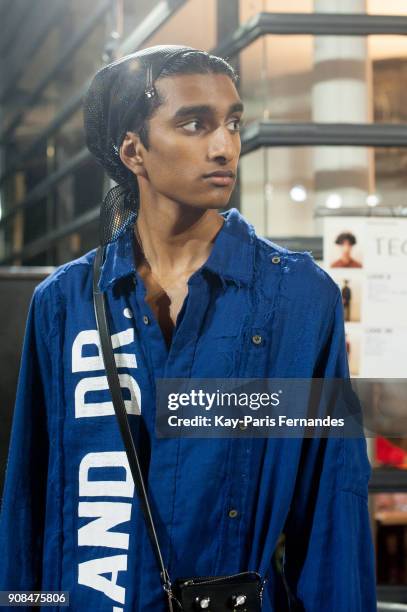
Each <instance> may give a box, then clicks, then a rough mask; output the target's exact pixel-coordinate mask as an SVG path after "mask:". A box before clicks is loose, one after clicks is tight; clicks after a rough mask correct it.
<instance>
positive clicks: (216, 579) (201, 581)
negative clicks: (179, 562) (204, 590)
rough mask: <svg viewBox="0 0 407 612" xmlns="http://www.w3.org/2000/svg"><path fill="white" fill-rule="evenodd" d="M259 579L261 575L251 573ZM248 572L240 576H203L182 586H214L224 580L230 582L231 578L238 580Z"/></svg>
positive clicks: (191, 579) (187, 581) (192, 579)
mask: <svg viewBox="0 0 407 612" xmlns="http://www.w3.org/2000/svg"><path fill="white" fill-rule="evenodd" d="M251 573H253V574H254V575H255V576H257V577H258V578H260V574H258V573H257V572H251ZM245 574H247V572H239V573H238V574H230V575H229V576H202V577H199V580H197V579H196V578H190V579H189V580H186V581H185V582H183V583H182V586H190V585H191V584H212V583H214V582H221V581H222V580H228V579H229V578H238V577H239V576H244V575H245Z"/></svg>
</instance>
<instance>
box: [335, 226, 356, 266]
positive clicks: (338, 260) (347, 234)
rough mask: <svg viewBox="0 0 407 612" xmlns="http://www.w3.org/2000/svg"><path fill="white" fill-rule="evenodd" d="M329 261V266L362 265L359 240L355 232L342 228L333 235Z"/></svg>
mask: <svg viewBox="0 0 407 612" xmlns="http://www.w3.org/2000/svg"><path fill="white" fill-rule="evenodd" d="M329 262H330V267H331V268H362V267H363V263H362V254H361V250H360V248H359V240H358V236H357V234H356V233H355V232H352V231H350V230H347V229H344V230H343V231H340V232H339V233H338V234H337V235H336V236H335V238H334V241H333V244H332V245H331V257H330V258H329Z"/></svg>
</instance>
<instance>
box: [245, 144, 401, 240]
mask: <svg viewBox="0 0 407 612" xmlns="http://www.w3.org/2000/svg"><path fill="white" fill-rule="evenodd" d="M406 165H407V149H398V148H391V149H388V148H377V149H373V148H370V147H369V148H368V147H346V146H344V147H342V146H341V147H334V146H331V147H325V146H324V147H322V146H320V147H305V146H304V147H302V146H301V147H269V148H262V149H258V150H257V151H254V152H253V153H249V154H247V155H245V156H243V157H242V158H241V160H240V179H241V185H240V190H241V210H242V212H243V214H244V215H245V216H247V218H248V219H249V220H250V221H251V222H252V223H253V224H254V225H255V227H256V229H257V231H258V232H259V233H260V234H262V235H265V236H272V237H278V236H316V235H321V234H322V218H323V217H324V216H325V215H329V214H335V215H347V214H349V213H350V214H355V212H356V211H357V212H358V214H360V215H362V216H363V215H375V214H395V215H400V216H406V215H407V206H406V203H405V192H406V189H407V175H406V172H405V168H406Z"/></svg>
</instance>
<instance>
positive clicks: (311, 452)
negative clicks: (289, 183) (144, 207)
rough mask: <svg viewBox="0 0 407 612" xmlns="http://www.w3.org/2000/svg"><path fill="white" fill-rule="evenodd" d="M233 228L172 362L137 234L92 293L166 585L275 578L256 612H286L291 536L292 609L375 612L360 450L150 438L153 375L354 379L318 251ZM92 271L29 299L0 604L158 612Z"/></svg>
mask: <svg viewBox="0 0 407 612" xmlns="http://www.w3.org/2000/svg"><path fill="white" fill-rule="evenodd" d="M223 216H224V219H225V223H224V225H223V227H222V228H221V230H220V231H219V233H218V235H217V236H216V239H215V242H214V244H213V248H212V251H211V253H210V256H209V258H208V259H207V261H206V263H205V264H204V265H203V266H202V267H201V268H200V269H199V270H197V271H196V272H195V273H194V274H193V275H192V276H191V277H190V279H189V281H188V295H187V298H186V299H185V302H184V304H183V307H182V309H181V311H180V313H179V315H178V319H177V324H176V327H175V330H174V334H173V339H172V344H171V346H170V349H169V350H168V349H167V346H166V344H165V342H164V338H163V335H162V332H161V330H160V327H159V325H158V323H157V321H156V320H155V318H154V316H153V313H152V311H151V309H150V308H149V306H148V305H147V304H146V302H145V301H144V297H145V287H144V284H143V282H142V280H141V278H140V276H139V275H138V273H137V271H136V269H135V263H134V252H133V248H134V243H133V240H134V238H133V230H132V227H128V228H127V230H126V231H124V232H123V233H122V235H121V236H120V237H119V238H118V239H117V240H116V241H115V242H113V243H111V244H110V245H109V246H108V249H107V257H106V261H105V263H104V266H103V270H102V275H101V279H100V288H101V289H103V290H105V291H106V295H107V301H108V306H109V313H110V314H109V324H110V331H111V334H112V342H113V347H114V350H115V354H116V363H117V366H118V371H119V375H120V381H121V386H122V389H123V394H124V398H125V403H126V407H127V411H128V413H129V420H130V423H131V427H132V430H133V434H134V438H135V440H136V444H138V445H139V446H141V448H142V457H143V460H142V463H143V466H142V467H143V470H144V471H145V474H147V473H148V487H149V495H150V500H151V505H152V510H153V515H154V518H155V520H156V523H157V529H158V537H159V540H160V543H161V546H162V550H163V556H164V559H165V562H166V564H167V565H168V567H169V571H170V575H171V576H172V577H173V578H175V577H177V576H196V575H202V576H209V575H222V574H223V575H225V574H233V573H236V572H239V571H245V570H257V571H259V572H260V573H261V574H262V575H265V574H266V573H268V576H269V579H268V581H267V583H266V587H265V591H264V602H263V607H264V612H282V611H283V610H286V609H288V608H287V605H286V604H285V603H284V600H283V599H282V593H281V589H279V588H278V580H277V574H276V570H275V568H274V564H273V552H274V549H275V546H276V543H277V541H278V538H279V535H280V533H281V532H284V533H285V542H286V544H285V558H284V575H285V580H286V583H287V585H288V586H289V589H290V592H291V602H292V603H291V606H292V607H291V609H292V610H294V609H295V610H305V611H307V612H325V611H326V612H373V610H376V603H375V601H376V600H375V584H374V582H375V580H374V562H373V548H372V541H371V533H370V528H369V516H368V506H367V483H368V479H369V476H370V465H369V462H368V459H367V453H366V441H365V440H364V439H363V438H361V439H343V438H329V439H310V438H308V439H300V438H286V439H281V438H269V439H252V438H239V439H236V438H223V439H188V438H173V439H160V438H157V437H156V436H155V433H154V419H155V379H156V378H165V377H168V378H173V377H175V378H176V377H183V378H185V377H191V378H213V377H218V378H227V377H232V378H239V377H243V378H272V377H278V378H285V377H293V378H308V377H347V376H348V375H349V372H348V365H347V357H346V349H345V340H344V325H343V312H342V302H341V296H340V292H339V289H338V287H337V286H336V284H335V283H334V282H333V280H331V278H330V277H329V276H328V275H327V274H326V273H325V272H324V271H323V270H322V269H321V268H319V267H318V266H317V265H316V264H315V262H314V261H313V260H312V257H311V256H310V255H309V254H308V253H297V252H291V251H288V250H286V249H284V248H282V247H279V246H277V245H275V244H273V243H271V242H269V241H268V240H265V239H262V238H260V237H258V236H257V235H256V234H255V231H254V229H253V227H252V226H251V225H250V224H249V223H248V222H247V221H246V220H245V219H244V217H243V216H241V214H240V213H239V212H238V211H237V210H236V209H231V210H230V211H228V212H226V213H223ZM94 256H95V250H92V251H90V252H89V253H87V254H86V255H84V256H83V257H81V258H79V259H77V260H75V261H72V262H69V263H67V264H65V265H63V266H60V267H59V268H58V269H57V270H56V271H55V272H54V273H53V274H51V275H50V276H49V277H48V278H47V279H46V280H44V281H43V282H42V283H40V285H38V287H37V288H36V290H35V292H34V295H33V298H32V302H31V306H30V311H29V315H28V320H27V327H26V334H25V340H24V347H23V354H22V361H21V370H20V376H19V383H18V391H17V399H16V405H15V413H14V420H13V428H12V435H11V443H10V451H9V459H8V465H7V471H6V483H5V488H4V496H3V503H2V513H1V519H0V551H1V556H0V590H17V589H19V590H22V589H27V590H28V589H30V590H34V589H42V590H66V591H69V592H70V601H71V604H70V609H72V610H78V611H82V610H83V611H86V612H88V611H92V612H96V611H103V612H119V611H126V612H127V611H132V612H136V611H137V612H138V611H141V610H143V611H145V610H152V611H157V612H164V610H166V603H165V598H164V596H163V592H162V589H161V586H160V580H159V572H158V569H157V566H156V561H155V558H154V556H153V553H152V550H151V546H150V542H149V540H148V537H147V534H146V530H145V527H144V523H143V519H142V515H141V511H140V508H139V501H138V498H137V495H136V494H135V491H134V484H133V480H132V478H131V475H130V472H129V468H128V463H127V459H126V454H125V451H124V447H123V443H122V440H121V437H120V433H119V429H118V425H117V422H116V417H115V414H114V410H113V406H112V403H111V400H110V396H109V392H108V385H107V380H106V376H105V372H104V368H103V362H102V357H101V351H100V345H99V339H98V334H97V330H96V321H95V314H94V307H93V299H92V265H93V260H94ZM256 335H257V336H261V339H262V341H261V342H260V343H259V342H257V343H256V342H254V341H253V336H256ZM134 397H137V399H138V401H139V404H140V407H141V415H142V419H141V424H140V417H138V416H136V415H134V414H133V412H134V402H132V398H134ZM231 510H233V512H231ZM295 606H297V607H295ZM44 609H45V608H44ZM46 609H47V610H50V609H51V608H46ZM52 609H54V608H52ZM55 609H57V608H55Z"/></svg>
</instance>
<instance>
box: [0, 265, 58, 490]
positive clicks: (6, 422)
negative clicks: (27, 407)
mask: <svg viewBox="0 0 407 612" xmlns="http://www.w3.org/2000/svg"><path fill="white" fill-rule="evenodd" d="M50 272H51V269H50V268H42V269H38V268H37V269H36V268H31V269H30V270H24V268H20V269H19V271H18V272H16V271H15V269H14V270H13V271H12V270H11V269H10V268H1V267H0V364H1V367H0V398H1V403H0V499H1V497H2V493H3V484H4V473H5V469H6V462H7V453H8V444H9V438H10V430H11V422H12V415H13V410H14V401H15V393H16V386H17V379H18V371H19V368H20V358H21V349H22V344H23V338H24V332H25V323H26V318H27V313H28V308H29V304H30V300H31V296H32V294H33V291H34V287H35V286H36V285H38V283H39V282H40V281H41V280H42V279H44V278H45V277H46V276H47V274H49V273H50Z"/></svg>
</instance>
